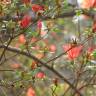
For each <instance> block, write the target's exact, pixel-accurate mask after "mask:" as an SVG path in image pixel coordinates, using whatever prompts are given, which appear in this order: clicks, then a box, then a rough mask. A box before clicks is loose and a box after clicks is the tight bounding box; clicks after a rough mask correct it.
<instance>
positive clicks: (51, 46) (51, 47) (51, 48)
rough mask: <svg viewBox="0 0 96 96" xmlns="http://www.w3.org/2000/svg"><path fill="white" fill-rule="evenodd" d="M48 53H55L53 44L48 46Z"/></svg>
mask: <svg viewBox="0 0 96 96" xmlns="http://www.w3.org/2000/svg"><path fill="white" fill-rule="evenodd" d="M49 51H50V52H53V53H55V51H56V46H55V45H54V44H52V45H50V46H49Z"/></svg>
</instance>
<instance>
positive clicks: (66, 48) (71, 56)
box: [63, 44, 83, 60]
mask: <svg viewBox="0 0 96 96" xmlns="http://www.w3.org/2000/svg"><path fill="white" fill-rule="evenodd" d="M71 47H72V46H71V45H70V44H67V45H64V46H63V49H64V51H68V52H67V54H68V58H69V59H71V60H73V59H75V58H77V57H78V56H79V55H80V52H81V50H82V47H83V46H81V45H80V46H76V47H73V48H72V49H70V48H71Z"/></svg>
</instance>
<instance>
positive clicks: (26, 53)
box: [0, 45, 82, 96]
mask: <svg viewBox="0 0 96 96" xmlns="http://www.w3.org/2000/svg"><path fill="white" fill-rule="evenodd" d="M6 47H7V46H6V45H0V48H1V49H2V48H6ZM6 50H7V51H11V52H14V53H18V54H20V55H24V56H27V57H29V58H31V59H33V60H35V61H37V62H38V63H40V64H41V65H42V66H44V67H46V68H47V69H49V70H50V71H51V72H53V73H54V74H56V75H57V76H58V77H59V78H61V79H62V80H64V81H65V82H66V83H67V84H68V85H70V87H71V88H72V89H74V91H75V92H76V93H78V94H79V95H80V96H82V95H81V93H80V92H79V91H78V90H77V89H76V88H75V87H74V86H73V84H71V83H70V82H69V81H68V80H67V79H66V78H65V77H63V76H62V75H61V74H60V73H59V72H57V71H56V70H54V69H53V68H51V67H50V66H48V65H47V64H46V63H44V62H43V61H41V60H39V59H38V58H36V57H35V56H34V55H32V54H29V53H28V52H26V51H22V50H21V49H19V48H15V47H11V46H8V47H7V49H6Z"/></svg>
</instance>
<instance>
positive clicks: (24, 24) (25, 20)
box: [20, 16, 31, 28]
mask: <svg viewBox="0 0 96 96" xmlns="http://www.w3.org/2000/svg"><path fill="white" fill-rule="evenodd" d="M30 22H31V17H30V16H24V17H23V19H22V20H21V23H20V26H21V28H26V27H27V26H28V25H29V24H30Z"/></svg>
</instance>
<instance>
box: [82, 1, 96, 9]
mask: <svg viewBox="0 0 96 96" xmlns="http://www.w3.org/2000/svg"><path fill="white" fill-rule="evenodd" d="M81 6H82V8H86V9H89V8H95V7H96V0H83V1H82V5H81Z"/></svg>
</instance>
